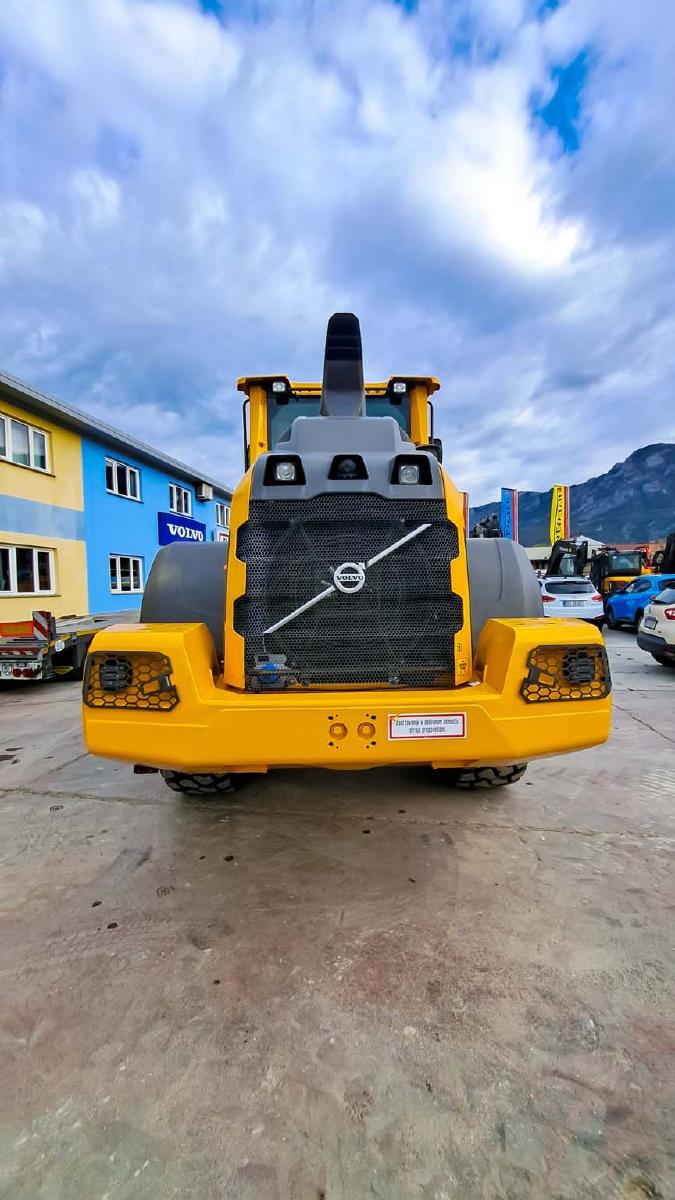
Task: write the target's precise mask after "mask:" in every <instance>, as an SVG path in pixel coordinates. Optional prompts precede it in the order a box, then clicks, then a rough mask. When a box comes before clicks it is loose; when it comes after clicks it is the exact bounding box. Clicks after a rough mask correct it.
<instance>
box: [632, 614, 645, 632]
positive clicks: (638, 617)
mask: <svg viewBox="0 0 675 1200" xmlns="http://www.w3.org/2000/svg"><path fill="white" fill-rule="evenodd" d="M644 615H645V610H644V609H643V608H639V609H638V610H637V612H636V614H635V624H634V626H633V628H634V629H635V631H636V633H637V631H638V629H639V628H640V621H641V620H642V618H643V617H644Z"/></svg>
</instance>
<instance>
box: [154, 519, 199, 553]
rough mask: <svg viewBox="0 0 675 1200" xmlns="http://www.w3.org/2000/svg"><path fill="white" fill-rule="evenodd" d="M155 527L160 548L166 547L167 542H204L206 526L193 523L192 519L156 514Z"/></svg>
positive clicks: (196, 522) (197, 522)
mask: <svg viewBox="0 0 675 1200" xmlns="http://www.w3.org/2000/svg"><path fill="white" fill-rule="evenodd" d="M157 525H158V527H159V544H160V546H168V545H169V542H205V541H206V525H203V524H202V522H201V521H193V519H192V517H181V516H179V515H178V513H164V512H161V513H157Z"/></svg>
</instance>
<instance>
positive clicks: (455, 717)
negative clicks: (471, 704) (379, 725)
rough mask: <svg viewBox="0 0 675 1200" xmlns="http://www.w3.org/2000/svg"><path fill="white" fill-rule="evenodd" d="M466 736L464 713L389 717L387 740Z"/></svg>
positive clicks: (411, 714) (405, 714) (407, 714)
mask: <svg viewBox="0 0 675 1200" xmlns="http://www.w3.org/2000/svg"><path fill="white" fill-rule="evenodd" d="M463 737H466V713H404V714H403V715H402V716H398V717H395V716H393V715H390V717H389V741H390V742H391V741H398V740H401V739H408V738H463Z"/></svg>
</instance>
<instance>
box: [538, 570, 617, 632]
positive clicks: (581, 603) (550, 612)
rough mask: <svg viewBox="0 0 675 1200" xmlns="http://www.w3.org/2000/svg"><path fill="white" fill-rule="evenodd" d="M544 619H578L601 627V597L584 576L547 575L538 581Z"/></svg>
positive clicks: (602, 618)
mask: <svg viewBox="0 0 675 1200" xmlns="http://www.w3.org/2000/svg"><path fill="white" fill-rule="evenodd" d="M539 586H540V587H541V598H542V600H543V602H544V616H545V617H580V618H581V620H582V621H592V622H593V624H594V625H598V626H601V625H602V624H603V622H604V619H605V617H604V611H603V607H602V596H601V595H600V593H599V592H597V591H596V589H595V584H593V583H591V581H590V579H587V578H586V576H585V575H548V576H546V577H545V578H544V579H540V580H539Z"/></svg>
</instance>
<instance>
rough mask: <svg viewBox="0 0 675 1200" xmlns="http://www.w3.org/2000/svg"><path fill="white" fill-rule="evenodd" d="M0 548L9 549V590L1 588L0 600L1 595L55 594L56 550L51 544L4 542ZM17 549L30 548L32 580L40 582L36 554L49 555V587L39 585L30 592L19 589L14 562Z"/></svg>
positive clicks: (17, 574)
mask: <svg viewBox="0 0 675 1200" xmlns="http://www.w3.org/2000/svg"><path fill="white" fill-rule="evenodd" d="M0 550H8V551H9V591H7V589H6V588H3V589H2V591H0V600H1V599H2V598H3V596H21V597H23V596H55V595H56V594H57V591H56V552H55V551H54V550H53V549H52V548H51V546H23V545H22V546H10V545H8V544H7V543H6V542H3V543H2V544H0ZM17 550H31V551H32V553H33V580H34V582H36V583H38V585H39V582H40V575H39V571H38V559H37V556H38V554H47V555H48V556H49V587H48V588H40V587H39V586H38V587H37V589H36V590H35V591H32V592H20V591H19V572H18V568H17V564H16V552H17Z"/></svg>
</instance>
